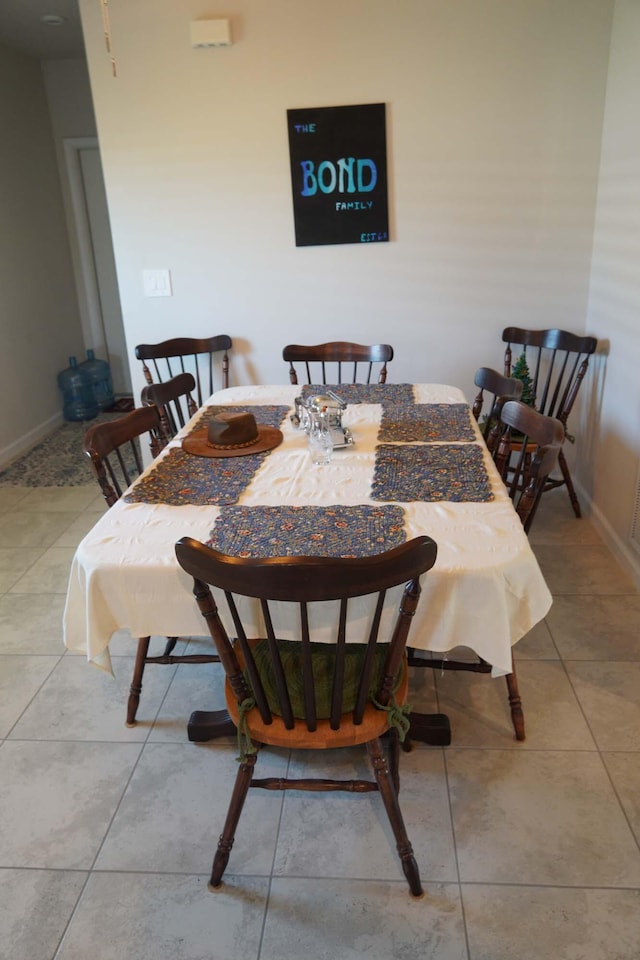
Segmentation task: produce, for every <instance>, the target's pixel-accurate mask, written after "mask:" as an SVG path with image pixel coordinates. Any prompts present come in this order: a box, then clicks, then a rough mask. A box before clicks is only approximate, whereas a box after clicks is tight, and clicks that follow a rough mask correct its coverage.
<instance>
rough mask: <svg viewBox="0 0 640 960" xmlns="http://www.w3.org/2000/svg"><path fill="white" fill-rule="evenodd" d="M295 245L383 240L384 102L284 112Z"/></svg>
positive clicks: (386, 232)
mask: <svg viewBox="0 0 640 960" xmlns="http://www.w3.org/2000/svg"><path fill="white" fill-rule="evenodd" d="M287 123H288V128H289V153H290V157H291V185H292V190H293V218H294V223H295V231H296V246H298V247H305V246H313V245H316V244H326V243H380V242H384V241H387V240H388V239H389V212H388V206H387V144H386V127H385V105H384V103H367V104H360V105H359V106H350V107H316V108H310V109H306V110H287Z"/></svg>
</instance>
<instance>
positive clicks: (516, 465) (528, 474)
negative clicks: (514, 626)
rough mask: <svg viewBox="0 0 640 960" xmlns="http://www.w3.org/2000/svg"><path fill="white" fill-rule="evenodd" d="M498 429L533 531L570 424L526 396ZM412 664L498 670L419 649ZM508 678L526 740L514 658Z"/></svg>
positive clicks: (507, 474)
mask: <svg viewBox="0 0 640 960" xmlns="http://www.w3.org/2000/svg"><path fill="white" fill-rule="evenodd" d="M498 431H499V437H498V441H497V443H496V444H495V445H494V448H493V450H492V451H491V453H492V457H493V460H494V462H495V464H496V467H497V468H498V472H499V473H500V476H501V478H502V480H503V483H504V484H505V486H506V488H507V491H508V493H509V497H510V498H511V500H512V501H513V505H514V507H515V509H516V513H517V514H518V516H519V517H520V520H521V522H522V525H523V527H524V530H525V532H526V533H529V530H530V529H531V524H532V523H533V519H534V517H535V514H536V510H537V508H538V504H539V502H540V498H541V496H542V493H543V491H544V489H545V485H546V483H547V479H548V477H549V474H550V473H551V471H552V470H553V469H554V468H555V466H556V464H557V462H558V457H559V455H560V452H561V450H562V444H563V442H564V426H563V424H562V423H561V422H560V420H558V419H556V418H554V417H545V416H544V415H543V414H541V413H538V412H537V411H536V410H533V409H532V408H531V407H529V406H527V405H526V404H524V403H522V402H521V401H520V400H507V401H506V402H505V403H504V404H503V406H502V409H501V410H500V421H499V427H498ZM409 664H410V666H412V667H430V668H432V669H434V670H467V671H472V672H473V673H491V670H492V665H491V664H490V663H487V661H486V660H483V659H482V658H473V659H469V660H463V659H456V658H455V657H454V658H452V659H450V658H448V657H446V658H441V657H435V656H434V657H432V658H427V657H425V656H421V655H420V654H418V653H417V652H416V651H415V650H410V651H409ZM505 679H506V682H507V692H508V697H509V708H510V711H511V722H512V724H513V728H514V731H515V736H516V740H524V739H525V724H524V712H523V710H522V699H521V697H520V691H519V688H518V678H517V675H516V668H515V663H514V662H513V659H512V661H511V672H510V673H508V674H506V677H505Z"/></svg>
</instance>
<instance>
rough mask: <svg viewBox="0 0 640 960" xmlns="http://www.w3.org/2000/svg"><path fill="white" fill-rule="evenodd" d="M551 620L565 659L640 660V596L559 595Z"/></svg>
mask: <svg viewBox="0 0 640 960" xmlns="http://www.w3.org/2000/svg"><path fill="white" fill-rule="evenodd" d="M547 623H548V624H549V629H550V631H551V634H552V636H553V639H554V640H555V643H556V646H557V648H558V650H559V651H560V653H561V655H562V656H563V657H564V659H565V660H640V596H635V597H557V598H556V599H555V600H554V603H553V606H552V607H551V610H550V611H549V613H548V615H547Z"/></svg>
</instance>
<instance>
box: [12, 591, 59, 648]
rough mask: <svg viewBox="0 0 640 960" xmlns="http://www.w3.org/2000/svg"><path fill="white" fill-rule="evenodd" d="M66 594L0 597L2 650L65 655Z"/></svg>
mask: <svg viewBox="0 0 640 960" xmlns="http://www.w3.org/2000/svg"><path fill="white" fill-rule="evenodd" d="M64 600H65V598H64V597H63V596H59V595H58V596H56V595H49V596H39V595H37V594H22V595H20V594H5V595H4V596H3V597H0V653H17V654H47V653H49V654H58V655H60V654H63V653H64V644H63V642H62V611H63V610H64Z"/></svg>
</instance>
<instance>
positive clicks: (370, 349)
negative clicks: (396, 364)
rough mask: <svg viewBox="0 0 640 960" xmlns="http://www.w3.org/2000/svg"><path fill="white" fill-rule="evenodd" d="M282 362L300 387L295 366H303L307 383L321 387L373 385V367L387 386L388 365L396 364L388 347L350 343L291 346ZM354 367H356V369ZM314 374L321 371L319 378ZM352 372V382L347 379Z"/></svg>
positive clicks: (294, 344)
mask: <svg viewBox="0 0 640 960" xmlns="http://www.w3.org/2000/svg"><path fill="white" fill-rule="evenodd" d="M282 358H283V360H285V361H286V362H287V363H288V364H289V380H290V382H291V383H294V384H297V383H298V374H297V370H296V367H295V364H296V363H299V364H301V365H303V367H304V370H305V373H306V377H307V383H321V384H323V385H326V384H341V383H371V378H372V375H373V371H374V364H379V366H380V368H379V372H378V378H377V382H378V383H386V379H387V363H389V361H391V360H393V347H392V346H391V345H390V344H388V343H377V344H372V345H371V346H369V345H366V344H361V343H349V342H347V341H334V342H331V343H318V344H312V345H308V346H305V345H303V344H296V343H291V344H289V345H288V346H286V347H285V348H284V350H283V351H282ZM345 364H348V366H347V368H346V369H345V371H344V377H345V379H343V365H345ZM351 364H353V368H352V367H351ZM312 365H313V366H312ZM328 365H330V366H328ZM315 370H319V371H320V376H319V377H318V376H315V375H314V371H315ZM362 370H364V373H361V371H362ZM350 371H351V378H350V379H348V378H349V372H350ZM334 373H335V375H334Z"/></svg>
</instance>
